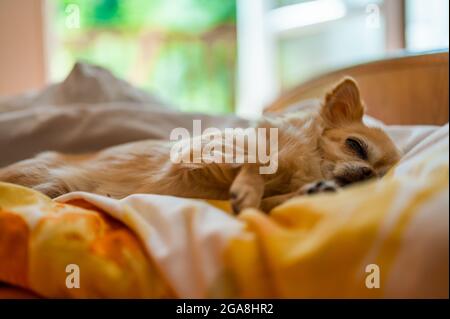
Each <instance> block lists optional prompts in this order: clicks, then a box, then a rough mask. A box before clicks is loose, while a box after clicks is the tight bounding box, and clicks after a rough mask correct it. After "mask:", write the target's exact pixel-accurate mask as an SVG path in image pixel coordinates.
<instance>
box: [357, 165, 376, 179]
mask: <svg viewBox="0 0 450 319" xmlns="http://www.w3.org/2000/svg"><path fill="white" fill-rule="evenodd" d="M360 176H361V180H366V179H369V178H372V177H374V176H375V173H374V171H373V170H372V169H370V168H369V167H361V169H360Z"/></svg>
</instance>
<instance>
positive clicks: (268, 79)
mask: <svg viewBox="0 0 450 319" xmlns="http://www.w3.org/2000/svg"><path fill="white" fill-rule="evenodd" d="M448 46H449V1H447V0H384V1H383V0H309V1H305V0H0V73H1V75H0V96H8V95H14V94H18V93H22V92H24V91H27V90H31V89H39V88H42V87H43V86H45V85H46V84H49V83H52V82H56V81H61V80H63V79H64V78H65V76H66V75H67V74H68V72H69V71H70V69H71V68H72V66H73V64H74V62H75V61H77V60H84V61H87V62H91V63H94V64H98V65H101V66H104V67H106V68H108V69H110V70H111V71H112V72H113V73H114V74H115V75H117V76H119V77H121V78H123V79H125V80H127V81H129V82H131V83H132V84H134V85H136V86H138V87H141V88H143V89H145V90H147V91H149V92H151V93H153V94H155V95H156V96H158V97H159V98H160V99H162V100H163V101H166V102H168V103H169V104H171V105H173V106H175V107H176V108H178V109H180V110H182V111H201V112H207V113H214V114H218V113H232V112H236V113H238V114H240V115H242V116H247V117H253V116H257V115H258V114H260V113H261V111H262V109H263V107H264V106H265V105H267V104H268V103H270V102H271V101H272V100H273V99H275V98H276V97H277V96H278V95H279V94H281V93H282V92H285V91H286V90H289V89H290V88H293V87H294V86H296V85H298V84H299V83H302V82H304V81H306V80H308V79H311V78H314V77H315V76H318V75H320V74H323V73H326V72H329V71H332V70H335V69H338V68H341V67H345V66H350V65H354V64H358V63H363V62H367V61H371V60H376V59H381V58H386V57H389V56H393V55H394V56H395V55H397V54H400V53H401V52H404V51H408V52H418V51H429V50H438V49H443V48H448Z"/></svg>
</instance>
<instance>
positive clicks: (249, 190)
mask: <svg viewBox="0 0 450 319" xmlns="http://www.w3.org/2000/svg"><path fill="white" fill-rule="evenodd" d="M263 194H264V179H263V177H262V176H261V175H260V174H259V168H258V166H257V165H244V166H242V167H241V169H240V170H239V173H238V174H237V176H236V178H235V179H234V181H233V184H232V185H231V188H230V199H231V206H232V208H233V211H234V213H236V214H237V213H239V212H240V211H241V210H243V209H244V208H249V207H253V208H259V205H260V203H261V199H262V197H263Z"/></svg>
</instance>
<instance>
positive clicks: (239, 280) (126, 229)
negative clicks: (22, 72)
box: [0, 52, 449, 298]
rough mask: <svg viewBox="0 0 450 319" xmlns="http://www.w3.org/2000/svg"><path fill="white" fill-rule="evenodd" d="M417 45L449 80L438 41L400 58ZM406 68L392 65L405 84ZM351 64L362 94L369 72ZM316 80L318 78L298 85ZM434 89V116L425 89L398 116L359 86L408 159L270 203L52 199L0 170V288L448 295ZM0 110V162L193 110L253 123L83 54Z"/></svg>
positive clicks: (162, 127)
mask: <svg viewBox="0 0 450 319" xmlns="http://www.w3.org/2000/svg"><path fill="white" fill-rule="evenodd" d="M424 57H425V58H424ZM411 58H419V59H425V60H430V61H431V62H430V63H434V62H433V61H435V59H438V60H439V61H440V62H439V63H440V64H439V66H433V67H430V68H431V69H432V72H437V73H439V74H441V76H440V77H434V76H433V77H427V81H424V84H423V86H426V87H428V88H431V89H432V90H435V88H436V85H440V83H441V82H442V81H445V79H446V81H447V83H448V53H442V52H440V53H436V54H429V55H426V56H420V57H410V56H409V57H405V58H399V59H396V60H397V64H401V65H404V64H403V63H406V62H405V60H402V59H407V60H408V59H411ZM393 61H394V60H389V61H388V62H386V61H384V63H390V64H391V65H392V66H393V65H395V64H396V63H394V62H393ZM445 61H446V63H447V66H446V69H447V73H445V71H443V68H444V65H445ZM380 63H381V62H380ZM408 63H409V62H408ZM442 63H443V64H442ZM405 65H408V64H405ZM424 65H426V63H425V64H424ZM359 68H360V69H363V70H366V71H367V70H372V69H371V67H368V66H367V65H363V66H360V67H359ZM402 68H403V67H402ZM426 68H428V67H426ZM426 68H425V69H426ZM383 69H384V68H383ZM406 69H408V68H406V67H405V68H403V69H402V70H403V71H401V72H400V71H398V70H399V69H398V68H396V67H395V68H394V70H395V72H394V73H397V72H400V73H401V74H400V76H402V77H405V79H409V80H408V81H407V80H405V79H404V80H403V81H406V82H405V83H409V82H411V81H410V80H411V78H410V77H408V76H406V75H405V74H404V73H405V72H406V71H405V70H406ZM347 71H349V70H346V71H344V72H345V73H347ZM350 71H351V72H348V73H349V74H351V75H353V76H354V77H355V78H356V79H357V80H360V81H361V82H362V83H363V84H362V88H363V96H366V95H365V94H364V90H366V91H365V92H367V85H368V84H364V83H368V82H365V81H369V80H367V79H369V78H370V76H369V75H367V77H366V76H363V75H362V74H363V73H364V72H363V71H358V68H354V69H352V70H350ZM358 72H362V73H358ZM371 72H375V71H373V70H372V71H371ZM386 72H387V71H386ZM414 72H418V71H417V70H415V71H414ZM424 72H425V73H426V71H424ZM442 72H443V73H442ZM442 74H443V75H442ZM341 75H342V73H336V74H332V75H331V78H329V76H330V75H327V77H325V78H323V79H320V78H319V79H316V80H313V81H312V82H309V83H306V84H305V86H300V87H298V88H296V89H295V90H293V91H292V92H290V93H287V94H286V95H282V96H281V97H280V99H279V100H277V101H275V102H274V103H273V104H272V105H271V106H269V107H268V109H267V112H285V111H289V110H291V109H298V108H308V107H314V105H316V104H317V101H316V100H308V101H306V102H305V99H310V98H313V97H317V96H320V95H317V94H318V92H321V91H323V89H324V88H325V87H327V86H328V85H329V83H331V82H329V81H333V80H332V79H334V78H335V77H340V76H341ZM398 75H399V74H397V75H396V76H398ZM383 76H388V75H386V74H385V75H383ZM360 77H361V78H360ZM327 79H329V80H327ZM378 81H379V79H378V80H377V81H376V82H377V83H378ZM398 83H400V82H398ZM401 83H403V82H401ZM312 86H313V87H315V88H316V89H317V91H314V90H311V92H313V93H307V92H310V89H309V88H311V87H312ZM400 86H402V87H407V88H409V86H408V85H407V84H404V85H403V84H402V85H400ZM420 87H421V88H422V86H420ZM364 88H366V89H364ZM408 90H410V89H408ZM421 90H422V89H421ZM305 92H306V93H305ZM386 92H389V94H391V93H392V94H397V93H396V92H398V94H400V93H401V94H400V95H401V96H403V95H404V94H405V92H404V91H400V90H396V89H395V90H388V91H386ZM420 92H422V91H420V90H419V91H415V94H417V95H420V96H421V93H420ZM423 92H428V90H425V89H423ZM433 92H434V91H433ZM439 92H441V93H442V94H441V95H438V96H437V97H436V99H435V100H433V103H434V104H432V105H433V107H432V108H433V110H436V111H435V112H434V111H433V114H434V115H433V116H429V117H426V115H424V114H428V113H429V112H428V111H429V110H430V109H431V106H430V105H431V104H428V103H425V104H424V103H423V101H424V100H421V98H425V97H427V96H429V95H427V94H431V93H424V94H425V97H421V98H419V97H417V96H416V97H415V99H416V101H417V102H416V103H414V104H411V105H414V107H415V110H419V109H420V110H422V111H421V112H422V113H421V114H422V115H420V116H419V115H418V114H417V112H413V113H414V115H413V116H414V118H412V117H410V118H407V120H405V118H404V115H405V114H406V113H407V112H406V111H405V110H404V109H403V110H400V109H401V108H403V107H404V105H406V104H402V103H404V102H398V103H399V104H398V105H402V106H401V107H400V108H399V111H398V113H397V114H396V115H395V114H394V113H395V112H393V111H392V109H391V108H393V106H392V105H389V104H386V103H378V102H377V100H376V97H371V95H370V94H368V95H367V96H368V100H367V99H366V102H367V103H368V104H369V107H370V105H375V106H376V109H372V110H376V111H373V112H372V113H370V114H371V115H375V116H376V115H377V114H378V115H380V116H378V119H375V118H373V117H366V119H365V120H366V121H367V122H369V123H370V124H371V125H379V126H383V127H384V128H385V129H386V130H387V132H388V133H389V134H390V135H391V136H392V137H393V138H394V140H395V141H396V143H397V144H398V145H399V147H400V148H401V149H402V151H403V152H404V156H403V158H402V161H401V162H400V163H399V164H398V165H397V166H396V167H395V168H394V169H393V170H392V171H390V172H389V173H388V174H387V176H385V177H384V178H383V179H381V180H378V181H372V182H367V183H362V184H360V185H355V186H353V187H350V188H348V189H346V190H345V191H341V192H338V193H336V194H320V195H315V196H308V197H297V198H294V199H292V200H289V201H288V202H286V203H284V204H282V205H280V206H278V207H276V208H275V209H274V210H273V211H271V212H270V214H264V213H262V212H260V211H258V210H255V209H248V210H245V211H244V212H243V213H242V214H240V215H239V216H238V217H235V216H233V215H232V214H231V213H230V208H229V204H228V202H226V201H205V200H203V201H202V200H193V199H184V198H176V197H171V196H160V195H151V194H133V195H131V196H129V197H127V198H124V199H121V200H115V199H111V198H108V197H103V196H99V195H95V194H89V193H84V192H75V193H70V194H66V195H63V196H61V197H59V198H57V199H55V200H51V199H49V198H47V197H46V196H44V195H43V194H40V193H38V192H36V191H34V190H31V189H28V188H24V187H21V186H17V185H12V184H7V183H0V282H2V283H3V288H0V298H6V297H12V298H22V297H30V298H33V297H44V298H217V297H220V298H231V297H233V298H235V297H239V298H269V297H275V298H424V297H425V298H448V269H449V268H448V251H449V249H448V248H449V247H448V245H449V237H448V234H449V232H448V225H449V220H448V206H449V199H448V198H449V197H448V185H449V171H448V162H449V159H448V144H449V143H448V140H449V135H448V134H449V133H448V124H445V123H446V122H448V91H447V95H445V93H443V91H442V90H440V91H439ZM378 93H380V92H378ZM305 94H311V95H305ZM314 94H316V95H314ZM386 94H387V95H386V96H385V97H384V99H385V100H386V101H391V99H390V98H389V96H388V93H386ZM434 94H435V93H433V96H434ZM397 99H400V98H398V97H397ZM425 101H428V100H425ZM419 102H420V103H419ZM405 103H406V102H405ZM383 107H389V109H390V110H391V111H389V112H383V110H382V108H383ZM0 112H1V113H0V150H2V157H1V158H0V161H1V163H0V165H7V164H9V163H12V162H14V161H17V160H20V159H23V158H26V157H28V156H31V155H33V154H34V153H36V152H39V151H42V150H45V149H54V150H59V151H66V152H67V151H69V152H84V151H91V150H96V149H101V148H103V147H106V146H109V145H114V144H118V143H123V142H128V141H133V140H139V139H144V138H160V139H163V138H167V136H168V134H169V133H170V130H171V129H172V128H174V127H179V126H182V127H186V128H188V129H189V128H190V127H191V125H192V120H193V119H199V118H200V119H202V120H204V121H205V122H207V125H208V126H215V127H219V128H224V127H242V126H245V125H246V124H247V122H246V121H245V120H242V119H238V118H236V117H234V116H227V117H222V116H207V115H203V114H183V115H182V114H180V113H178V112H176V111H175V110H173V109H171V108H170V106H167V105H165V104H164V103H162V102H160V101H158V100H157V99H155V98H154V97H151V96H149V95H148V94H146V93H144V92H141V91H139V90H137V89H135V88H133V87H132V86H130V85H129V84H128V83H126V82H123V81H121V80H118V79H116V78H115V77H113V76H112V75H111V74H110V73H109V72H108V71H106V70H104V69H101V68H98V67H93V66H90V65H86V64H77V65H76V66H75V67H74V70H73V71H72V72H71V74H70V75H69V76H68V78H67V79H66V80H65V81H64V82H62V83H60V84H56V85H53V86H51V87H49V88H47V89H45V90H43V91H41V92H35V93H31V94H27V95H23V96H20V97H15V98H10V99H3V100H2V101H0ZM377 112H378V113H377ZM405 112H406V113H405ZM383 116H389V117H386V118H383ZM395 116H397V118H395ZM445 116H447V119H446V118H445ZM124 118H126V119H127V120H126V121H124V120H123V119H124ZM380 119H381V120H382V121H380ZM421 119H422V120H423V121H422V122H421ZM383 121H384V122H387V123H389V124H393V123H400V124H416V125H401V126H399V125H386V124H385V123H383ZM404 121H406V122H404ZM417 124H427V125H417ZM433 124H434V125H433ZM77 273H78V275H79V276H78V277H77Z"/></svg>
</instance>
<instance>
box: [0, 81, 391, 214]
mask: <svg viewBox="0 0 450 319" xmlns="http://www.w3.org/2000/svg"><path fill="white" fill-rule="evenodd" d="M364 110H365V109H364V105H363V102H362V101H361V98H360V92H359V89H358V86H357V84H356V82H355V81H354V80H353V79H351V78H345V79H344V80H342V81H341V82H340V83H339V84H338V85H337V86H335V88H334V89H333V90H331V91H330V92H329V93H328V94H327V95H326V96H325V98H324V101H323V103H322V105H321V107H320V108H319V109H317V110H314V111H312V112H309V113H308V114H306V115H305V114H299V113H295V112H293V113H286V114H281V115H280V116H277V117H263V118H262V119H261V120H259V121H258V122H256V124H255V127H257V128H277V129H278V136H277V137H278V148H279V149H278V150H277V156H278V159H277V160H278V163H277V165H278V167H277V170H276V171H275V172H272V173H270V174H260V171H259V168H260V166H261V163H258V162H257V161H256V162H254V163H242V164H239V165H236V164H229V163H210V162H208V163H206V162H201V163H198V164H195V165H192V164H188V163H183V162H177V163H174V161H171V156H170V151H171V148H172V147H173V143H172V142H169V141H160V140H147V141H139V142H133V143H127V144H123V145H119V146H114V147H111V148H107V149H105V150H103V151H100V152H96V153H90V154H81V155H65V154H60V153H57V152H44V153H41V154H39V155H38V156H36V157H35V158H32V159H28V160H24V161H21V162H18V163H16V164H12V165H10V166H8V167H5V168H3V169H0V180H1V181H5V182H10V183H16V184H20V185H23V186H27V187H31V188H34V189H36V190H38V191H41V192H43V193H45V194H47V195H48V196H50V197H56V196H59V195H62V194H64V193H68V192H71V191H86V192H92V193H97V194H101V195H106V196H110V197H114V198H122V197H125V196H127V195H130V194H134V193H151V194H162V195H173V196H181V197H190V198H202V199H222V200H226V199H230V201H231V204H232V208H233V211H234V212H235V213H238V212H240V211H242V210H243V209H245V208H249V207H253V208H260V209H261V210H263V211H266V212H268V211H270V210H271V209H272V208H273V207H275V206H277V205H279V204H281V203H283V202H284V201H286V200H287V199H289V198H292V197H295V196H299V195H304V194H314V193H319V192H329V191H330V192H331V191H336V190H337V189H338V188H340V187H344V186H346V185H349V184H352V183H355V182H359V181H364V180H367V179H370V178H376V177H381V176H383V175H384V174H385V173H386V172H387V171H388V170H389V169H390V168H391V167H392V166H393V165H394V164H395V163H396V162H397V161H398V160H399V159H400V152H399V150H398V149H397V148H396V146H395V145H394V143H393V141H392V140H391V139H390V138H389V137H388V135H387V134H386V133H385V132H384V131H383V130H381V129H380V128H374V127H367V126H366V125H365V124H364V123H363V115H364Z"/></svg>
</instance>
